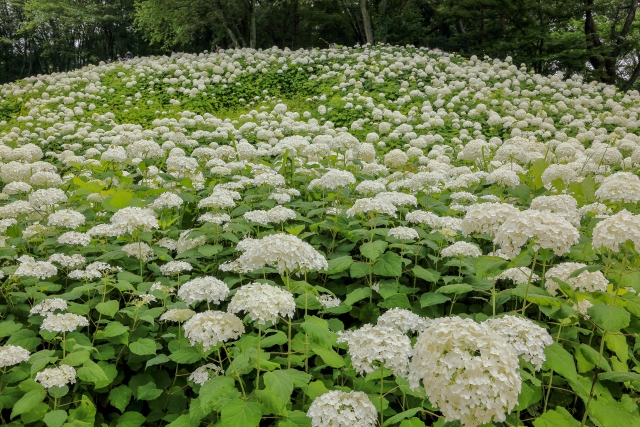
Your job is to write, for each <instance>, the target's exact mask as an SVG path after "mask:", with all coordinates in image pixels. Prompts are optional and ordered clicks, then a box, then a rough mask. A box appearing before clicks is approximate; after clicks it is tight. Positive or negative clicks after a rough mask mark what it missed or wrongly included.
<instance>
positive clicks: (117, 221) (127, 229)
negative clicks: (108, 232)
mask: <svg viewBox="0 0 640 427" xmlns="http://www.w3.org/2000/svg"><path fill="white" fill-rule="evenodd" d="M111 224H112V225H113V227H114V230H115V231H116V232H117V233H118V235H120V236H121V235H124V234H131V233H133V232H134V231H135V230H139V231H151V230H153V229H154V228H159V227H160V226H159V224H158V220H157V219H156V214H155V213H154V212H153V210H151V209H142V208H137V207H127V208H123V209H120V210H119V211H117V212H116V213H114V214H113V216H112V217H111Z"/></svg>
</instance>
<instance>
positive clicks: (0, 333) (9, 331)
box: [0, 320, 22, 338]
mask: <svg viewBox="0 0 640 427" xmlns="http://www.w3.org/2000/svg"><path fill="white" fill-rule="evenodd" d="M20 329H22V324H21V323H16V322H14V321H12V320H7V321H5V322H0V338H4V337H9V336H11V335H13V334H15V333H16V332H18V331H19V330H20Z"/></svg>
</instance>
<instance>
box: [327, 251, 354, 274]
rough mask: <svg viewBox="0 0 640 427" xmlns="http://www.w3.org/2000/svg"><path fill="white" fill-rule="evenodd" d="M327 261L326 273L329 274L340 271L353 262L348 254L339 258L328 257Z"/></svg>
mask: <svg viewBox="0 0 640 427" xmlns="http://www.w3.org/2000/svg"><path fill="white" fill-rule="evenodd" d="M327 262H328V264H329V270H328V271H327V274H329V275H330V274H336V273H342V272H343V271H345V270H346V269H347V268H349V267H351V264H353V258H351V256H350V255H347V256H341V257H339V258H333V259H330V260H329V261H327Z"/></svg>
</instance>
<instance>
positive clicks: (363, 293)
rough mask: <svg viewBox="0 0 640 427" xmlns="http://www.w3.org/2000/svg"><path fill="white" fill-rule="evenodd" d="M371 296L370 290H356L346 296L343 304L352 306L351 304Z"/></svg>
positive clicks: (367, 288)
mask: <svg viewBox="0 0 640 427" xmlns="http://www.w3.org/2000/svg"><path fill="white" fill-rule="evenodd" d="M370 296H371V288H369V287H366V288H357V289H354V290H353V291H351V292H349V293H348V294H347V297H346V298H345V299H344V302H343V304H345V305H348V306H352V305H353V304H355V303H357V302H358V301H361V300H363V299H365V298H369V297H370Z"/></svg>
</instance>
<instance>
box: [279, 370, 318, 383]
mask: <svg viewBox="0 0 640 427" xmlns="http://www.w3.org/2000/svg"><path fill="white" fill-rule="evenodd" d="M278 372H283V373H285V374H287V375H288V376H289V378H290V379H291V382H292V384H293V386H294V387H304V386H306V385H307V384H309V381H311V379H312V378H313V376H311V375H309V374H307V373H306V372H302V371H298V370H297V369H282V370H280V371H278Z"/></svg>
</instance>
